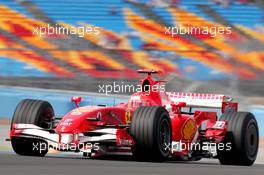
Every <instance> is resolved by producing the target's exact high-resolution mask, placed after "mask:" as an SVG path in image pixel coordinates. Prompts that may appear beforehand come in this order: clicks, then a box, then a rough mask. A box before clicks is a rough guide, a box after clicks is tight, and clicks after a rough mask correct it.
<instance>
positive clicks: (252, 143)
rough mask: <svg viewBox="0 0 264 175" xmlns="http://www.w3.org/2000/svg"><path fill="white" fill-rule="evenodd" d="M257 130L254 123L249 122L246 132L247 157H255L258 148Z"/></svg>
mask: <svg viewBox="0 0 264 175" xmlns="http://www.w3.org/2000/svg"><path fill="white" fill-rule="evenodd" d="M257 133H258V131H257V128H256V125H255V124H254V123H250V124H249V125H248V127H247V132H246V148H247V154H248V156H249V157H255V156H256V154H257V150H258V134H257Z"/></svg>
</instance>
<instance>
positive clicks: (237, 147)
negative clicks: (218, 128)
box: [217, 112, 259, 166]
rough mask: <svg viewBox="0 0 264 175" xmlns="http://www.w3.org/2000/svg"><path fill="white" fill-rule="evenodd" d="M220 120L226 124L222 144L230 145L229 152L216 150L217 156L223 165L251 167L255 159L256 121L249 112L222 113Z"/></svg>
mask: <svg viewBox="0 0 264 175" xmlns="http://www.w3.org/2000/svg"><path fill="white" fill-rule="evenodd" d="M220 120H223V121H227V122H228V129H227V133H226V136H225V138H224V144H228V143H231V150H229V151H227V150H218V151H217V156H218V159H219V161H220V163H221V164H224V165H244V166H250V165H252V164H253V163H254V162H255V160H256V157H257V153H258V144H259V131H258V125H257V121H256V119H255V117H254V115H253V114H252V113H249V112H228V113H224V114H223V115H222V116H221V118H220Z"/></svg>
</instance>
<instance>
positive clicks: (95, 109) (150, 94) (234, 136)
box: [10, 70, 259, 165]
mask: <svg viewBox="0 0 264 175" xmlns="http://www.w3.org/2000/svg"><path fill="white" fill-rule="evenodd" d="M139 72H140V73H147V76H146V77H145V78H144V79H143V80H142V81H141V87H142V91H141V92H136V93H134V94H133V95H131V96H130V98H129V100H128V103H121V104H118V105H116V106H103V105H100V106H84V107H79V106H78V104H79V102H80V101H81V98H80V97H73V98H72V101H73V102H75V103H76V106H77V107H76V108H75V109H73V110H72V111H70V112H69V113H67V114H66V115H65V116H64V117H62V118H59V119H58V118H56V117H54V111H53V108H52V106H51V105H50V103H48V102H46V101H42V100H32V99H25V100H23V101H21V102H20V103H19V104H18V106H17V107H16V110H15V113H14V116H13V119H12V124H11V130H10V140H11V143H12V147H13V149H14V151H15V152H16V153H17V154H19V155H31V156H44V155H46V153H47V152H48V150H49V149H51V148H53V149H56V150H59V151H73V152H83V155H84V156H86V157H90V158H93V157H98V156H102V155H106V154H132V155H133V157H134V158H135V159H137V160H146V161H162V160H166V159H167V160H168V159H174V160H200V159H201V158H204V157H205V158H217V159H219V161H220V163H221V164H236V165H252V164H253V163H254V161H255V159H256V156H257V152H258V143H259V134H258V125H257V122H256V119H255V117H254V116H253V114H251V113H249V112H238V111H237V110H238V104H237V103H235V102H232V98H230V97H227V96H225V95H218V94H199V93H182V92H164V91H161V89H160V86H161V85H162V84H163V83H164V81H155V80H154V79H153V78H152V76H151V74H153V73H157V72H156V71H145V70H141V71H139ZM216 109H218V110H219V112H217V110H216ZM220 113H221V116H220V117H219V118H218V116H217V115H218V114H220Z"/></svg>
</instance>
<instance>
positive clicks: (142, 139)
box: [130, 106, 172, 161]
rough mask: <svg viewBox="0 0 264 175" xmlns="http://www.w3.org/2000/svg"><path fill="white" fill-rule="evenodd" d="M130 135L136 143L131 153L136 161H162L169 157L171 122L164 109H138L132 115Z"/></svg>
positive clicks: (158, 107) (157, 107)
mask: <svg viewBox="0 0 264 175" xmlns="http://www.w3.org/2000/svg"><path fill="white" fill-rule="evenodd" d="M130 134H131V135H132V137H133V138H134V139H135V141H136V144H135V146H134V147H133V148H132V153H133V156H134V157H135V158H136V159H137V160H147V161H148V160H150V161H163V160H165V159H166V158H167V157H168V156H169V153H170V145H171V136H172V134H171V121H170V117H169V114H168V112H167V110H166V109H165V108H163V107H161V106H142V107H139V108H138V109H137V110H136V111H135V113H134V115H133V118H132V122H131V130H130Z"/></svg>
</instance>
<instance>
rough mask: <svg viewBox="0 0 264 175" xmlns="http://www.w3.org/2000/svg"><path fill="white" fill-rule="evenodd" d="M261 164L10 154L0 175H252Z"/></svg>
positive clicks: (2, 158)
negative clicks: (247, 165)
mask: <svg viewBox="0 0 264 175" xmlns="http://www.w3.org/2000/svg"><path fill="white" fill-rule="evenodd" d="M263 171H264V165H263V164H258V163H256V164H254V165H253V166H250V167H244V166H223V165H220V164H219V163H218V161H217V160H205V161H197V162H175V161H167V162H163V163H153V162H136V161H133V160H131V158H130V157H121V158H120V157H116V156H115V157H108V158H105V159H100V160H99V159H86V158H83V157H76V156H65V155H64V156H59V155H48V156H46V157H28V156H18V155H15V154H14V153H11V152H10V153H8V152H1V153H0V174H2V175H6V174H19V175H31V174H32V175H35V174H43V175H49V174H56V175H60V174H62V175H75V174H95V175H97V174H107V175H111V174H115V175H117V174H120V175H126V174H151V175H153V174H157V175H163V174H184V175H185V174H193V175H196V174H203V175H207V174H208V175H209V174H210V175H211V174H213V175H225V174H228V175H233V174H238V175H244V174H245V175H255V174H259V175H260V174H263Z"/></svg>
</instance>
